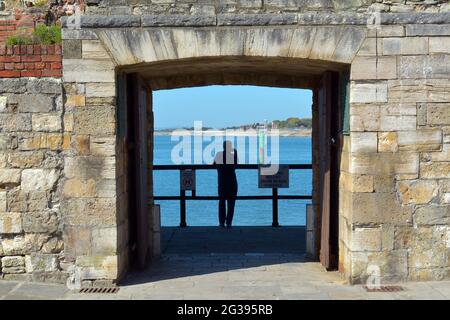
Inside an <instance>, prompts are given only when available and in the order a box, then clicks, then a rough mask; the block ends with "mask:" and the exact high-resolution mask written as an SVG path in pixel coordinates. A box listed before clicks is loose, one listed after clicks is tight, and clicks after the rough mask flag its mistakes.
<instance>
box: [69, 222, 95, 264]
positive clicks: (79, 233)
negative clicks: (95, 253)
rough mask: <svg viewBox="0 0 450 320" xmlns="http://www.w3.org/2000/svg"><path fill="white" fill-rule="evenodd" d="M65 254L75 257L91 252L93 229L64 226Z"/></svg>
mask: <svg viewBox="0 0 450 320" xmlns="http://www.w3.org/2000/svg"><path fill="white" fill-rule="evenodd" d="M63 239H64V254H65V255H66V257H68V258H71V259H75V258H76V257H77V256H84V255H89V254H90V252H91V231H90V229H89V228H86V227H76V226H67V225H65V226H64V232H63Z"/></svg>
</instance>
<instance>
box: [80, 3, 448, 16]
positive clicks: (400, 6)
mask: <svg viewBox="0 0 450 320" xmlns="http://www.w3.org/2000/svg"><path fill="white" fill-rule="evenodd" d="M87 3H88V7H87V9H86V13H88V14H102V15H123V14H135V15H143V14H156V15H161V14H171V15H177V14H183V15H184V14H191V15H202V16H208V15H210V16H214V15H215V14H255V13H259V14H260V13H279V12H288V13H295V12H300V13H308V12H351V11H353V12H367V11H375V10H376V11H381V12H449V11H450V5H449V4H448V1H445V0H435V1H426V0H411V1H410V0H394V1H392V0H88V1H87Z"/></svg>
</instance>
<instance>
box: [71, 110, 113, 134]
mask: <svg viewBox="0 0 450 320" xmlns="http://www.w3.org/2000/svg"><path fill="white" fill-rule="evenodd" d="M115 129H116V112H115V108H114V107H109V106H98V107H97V106H95V107H89V108H78V110H77V111H76V112H75V113H74V128H73V130H74V132H75V133H77V134H94V135H96V134H97V135H102V134H103V135H108V134H114V133H115Z"/></svg>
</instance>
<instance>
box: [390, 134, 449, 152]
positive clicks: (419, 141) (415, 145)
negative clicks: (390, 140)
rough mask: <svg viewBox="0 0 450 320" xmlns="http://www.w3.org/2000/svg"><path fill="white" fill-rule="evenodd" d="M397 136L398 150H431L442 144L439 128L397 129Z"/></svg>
mask: <svg viewBox="0 0 450 320" xmlns="http://www.w3.org/2000/svg"><path fill="white" fill-rule="evenodd" d="M397 137H398V148H399V150H400V151H432V150H440V149H441V146H442V131H441V130H435V129H430V130H429V129H424V130H414V131H398V133H397Z"/></svg>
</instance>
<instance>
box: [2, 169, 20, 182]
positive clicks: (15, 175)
mask: <svg viewBox="0 0 450 320" xmlns="http://www.w3.org/2000/svg"><path fill="white" fill-rule="evenodd" d="M20 177H21V170H19V169H0V186H5V185H17V184H19V183H20Z"/></svg>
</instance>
